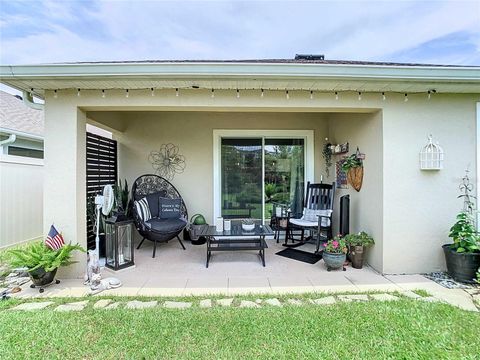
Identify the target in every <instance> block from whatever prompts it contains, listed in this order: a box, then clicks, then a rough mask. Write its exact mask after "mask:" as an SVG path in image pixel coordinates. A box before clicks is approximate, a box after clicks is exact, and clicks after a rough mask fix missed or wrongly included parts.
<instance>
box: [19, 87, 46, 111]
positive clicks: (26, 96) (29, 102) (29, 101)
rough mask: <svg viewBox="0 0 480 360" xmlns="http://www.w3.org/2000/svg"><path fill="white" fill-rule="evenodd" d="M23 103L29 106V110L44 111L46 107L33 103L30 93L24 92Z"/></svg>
mask: <svg viewBox="0 0 480 360" xmlns="http://www.w3.org/2000/svg"><path fill="white" fill-rule="evenodd" d="M22 98H23V103H24V104H25V105H27V106H28V107H29V108H32V109H35V110H43V109H44V107H45V105H44V104H39V103H36V102H34V101H33V96H32V95H31V94H30V92H28V91H25V90H24V91H23V96H22Z"/></svg>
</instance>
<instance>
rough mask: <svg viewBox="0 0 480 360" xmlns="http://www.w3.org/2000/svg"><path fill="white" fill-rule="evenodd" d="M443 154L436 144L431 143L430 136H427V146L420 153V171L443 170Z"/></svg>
mask: <svg viewBox="0 0 480 360" xmlns="http://www.w3.org/2000/svg"><path fill="white" fill-rule="evenodd" d="M443 159H444V153H443V149H442V148H441V147H440V145H439V144H438V142H437V143H436V144H435V143H434V142H433V137H432V135H429V136H428V144H427V145H425V146H424V147H423V148H422V151H420V169H421V170H441V169H443Z"/></svg>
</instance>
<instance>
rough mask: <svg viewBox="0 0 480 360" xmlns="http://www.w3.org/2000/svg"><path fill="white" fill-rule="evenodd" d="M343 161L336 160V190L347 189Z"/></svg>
mask: <svg viewBox="0 0 480 360" xmlns="http://www.w3.org/2000/svg"><path fill="white" fill-rule="evenodd" d="M343 162H344V160H343V159H341V160H338V161H337V162H336V163H335V175H336V178H335V180H336V185H337V189H347V188H348V181H347V173H346V172H345V171H343V169H342V165H343Z"/></svg>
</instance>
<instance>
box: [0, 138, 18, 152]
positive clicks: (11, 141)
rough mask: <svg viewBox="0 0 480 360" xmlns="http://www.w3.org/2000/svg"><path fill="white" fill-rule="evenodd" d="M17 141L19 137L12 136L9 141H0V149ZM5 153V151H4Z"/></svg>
mask: <svg viewBox="0 0 480 360" xmlns="http://www.w3.org/2000/svg"><path fill="white" fill-rule="evenodd" d="M15 140H17V135H15V134H11V135H10V136H9V137H8V139H5V140H2V141H0V148H3V146H4V145H10V144H13V143H14V142H15ZM2 152H3V151H2Z"/></svg>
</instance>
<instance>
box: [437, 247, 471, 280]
mask: <svg viewBox="0 0 480 360" xmlns="http://www.w3.org/2000/svg"><path fill="white" fill-rule="evenodd" d="M442 248H443V253H444V254H445V261H446V262H447V272H448V275H450V276H451V277H452V278H453V279H454V280H456V281H460V282H464V283H469V284H472V283H475V278H476V274H477V270H478V268H479V267H480V252H478V253H457V252H456V251H455V250H452V249H451V244H445V245H443V246H442Z"/></svg>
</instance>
